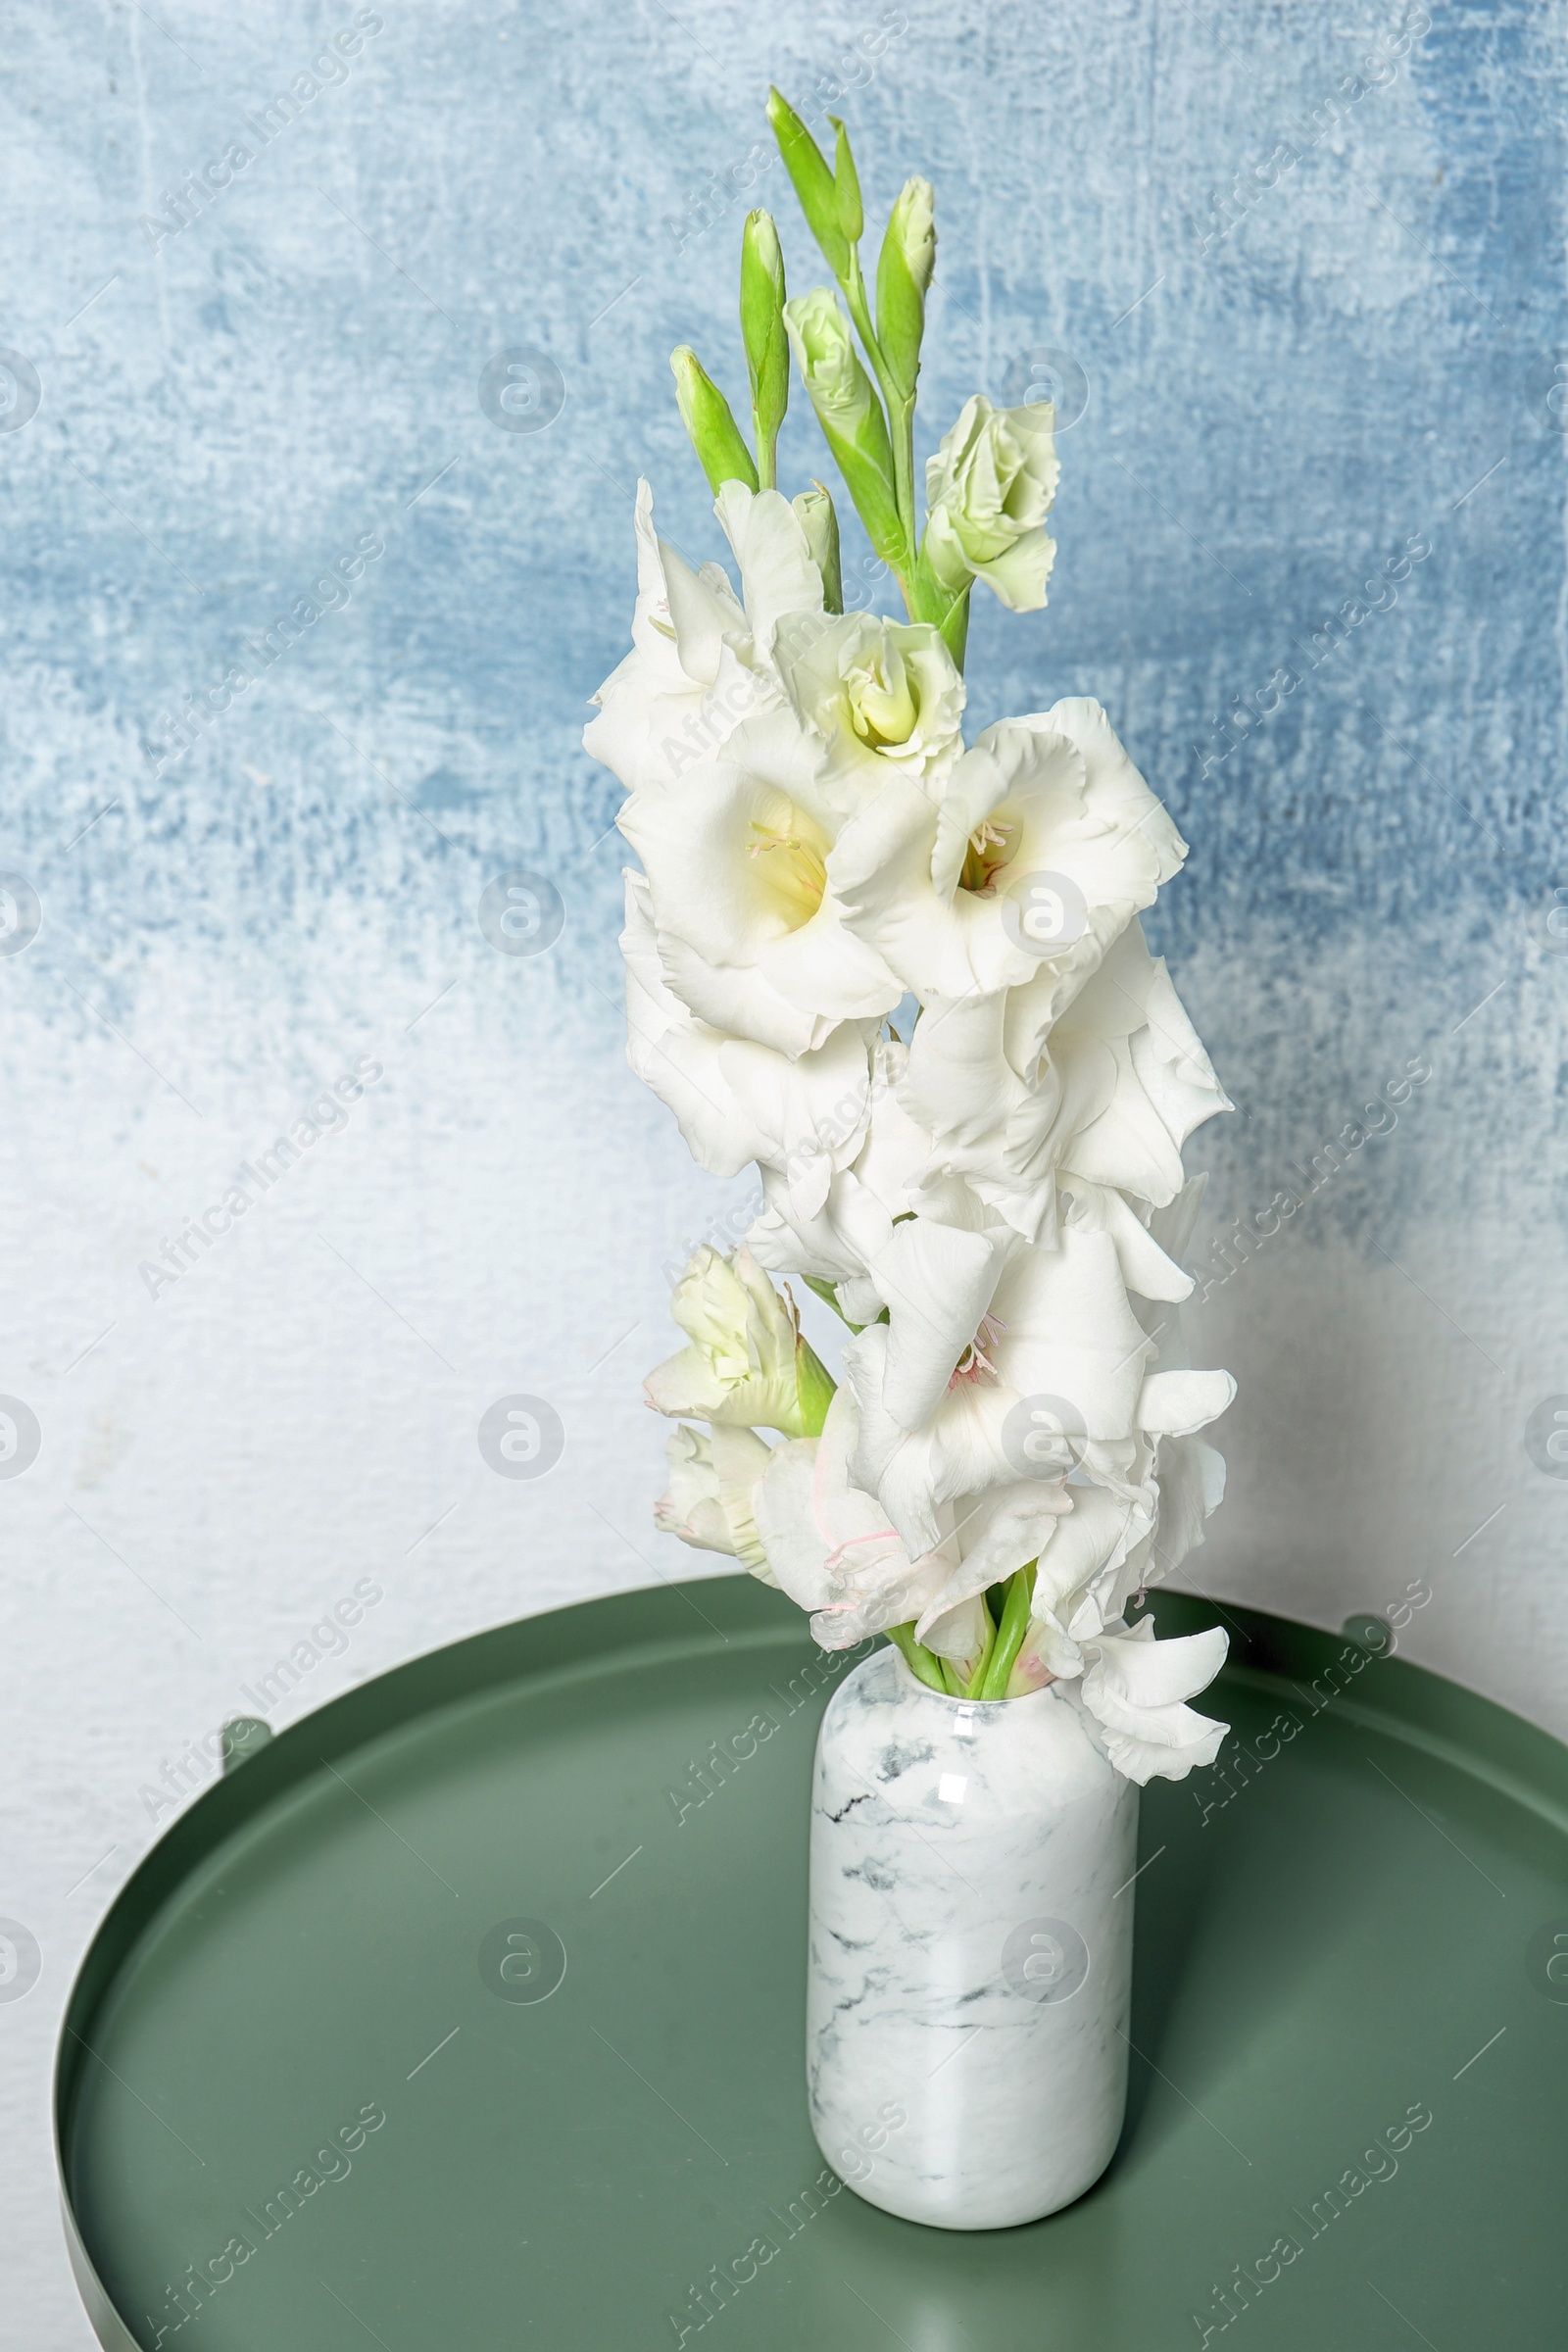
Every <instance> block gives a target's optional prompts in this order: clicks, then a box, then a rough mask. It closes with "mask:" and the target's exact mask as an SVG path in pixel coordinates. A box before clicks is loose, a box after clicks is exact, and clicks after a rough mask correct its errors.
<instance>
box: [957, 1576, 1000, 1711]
mask: <svg viewBox="0 0 1568 2352" xmlns="http://www.w3.org/2000/svg"><path fill="white" fill-rule="evenodd" d="M980 1614H981V1616H982V1617H983V1618H984V1619H985V1621H986V1639H985V1646H984V1647H983V1649H982V1650H981V1652H980V1655H979V1656H978V1658H976V1660H975V1662H974V1669H973V1672H972V1673H971V1674H970V1676H969V1680H968V1682H967V1683H966V1684H965V1686H964V1692H963V1695H964V1697H965V1698H984V1696H985V1694H986V1673H987V1670H988V1668H989V1667H990V1664H991V1658H992V1653H993V1651H994V1650H995V1648H996V1646H997V1628H996V1621H995V1620H994V1618H993V1617H992V1614H991V1610H990V1606H989V1604H988V1603H987V1601H986V1598H985V1595H984V1594H983V1593H982V1595H981V1598H980Z"/></svg>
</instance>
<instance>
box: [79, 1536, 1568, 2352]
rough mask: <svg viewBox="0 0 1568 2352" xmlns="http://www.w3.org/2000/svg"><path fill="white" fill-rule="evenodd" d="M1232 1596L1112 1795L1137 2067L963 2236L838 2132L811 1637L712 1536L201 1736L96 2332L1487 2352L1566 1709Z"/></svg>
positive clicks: (1561, 2280) (160, 2340)
mask: <svg viewBox="0 0 1568 2352" xmlns="http://www.w3.org/2000/svg"><path fill="white" fill-rule="evenodd" d="M1158 1609H1159V1622H1160V1626H1161V1630H1162V1631H1164V1632H1188V1631H1193V1630H1196V1629H1197V1628H1198V1627H1199V1626H1201V1625H1204V1624H1209V1623H1213V1622H1215V1621H1216V1618H1218V1619H1221V1620H1223V1622H1225V1623H1226V1625H1227V1626H1228V1627H1229V1629H1230V1632H1231V1642H1232V1647H1231V1659H1230V1663H1229V1665H1228V1666H1227V1668H1226V1670H1225V1673H1224V1676H1223V1677H1222V1679H1221V1682H1220V1683H1219V1684H1218V1685H1217V1686H1216V1689H1215V1691H1212V1692H1210V1694H1209V1698H1208V1700H1206V1701H1205V1702H1204V1703H1205V1705H1210V1706H1211V1707H1212V1708H1213V1709H1214V1711H1216V1712H1220V1713H1223V1714H1224V1715H1225V1716H1226V1717H1227V1718H1228V1719H1229V1720H1230V1721H1231V1723H1232V1724H1233V1726H1234V1727H1235V1735H1236V1736H1235V1738H1234V1739H1233V1740H1230V1741H1227V1743H1226V1747H1225V1749H1224V1751H1223V1756H1222V1761H1221V1764H1220V1765H1219V1767H1217V1768H1216V1769H1213V1770H1210V1771H1207V1772H1201V1773H1197V1774H1195V1775H1194V1776H1193V1777H1192V1778H1191V1779H1190V1780H1188V1781H1186V1782H1183V1783H1181V1784H1178V1785H1174V1786H1173V1785H1169V1784H1165V1783H1159V1782H1156V1783H1155V1784H1154V1785H1153V1786H1152V1788H1151V1789H1149V1790H1148V1791H1147V1793H1146V1796H1145V1799H1144V1807H1143V1834H1142V1843H1141V1847H1140V1855H1139V1861H1140V1875H1139V1877H1138V1880H1137V1886H1136V1890H1135V1893H1136V1901H1137V1906H1138V1962H1137V1979H1136V1989H1135V1998H1134V2010H1133V2030H1132V2036H1131V2038H1132V2042H1133V2048H1134V2056H1133V2062H1132V2092H1131V2099H1130V2104H1129V2110H1128V2118H1127V2126H1126V2130H1125V2131H1124V2133H1123V2135H1122V2140H1121V2144H1120V2147H1119V2149H1118V2152H1117V2154H1116V2157H1115V2159H1114V2161H1113V2163H1112V2165H1111V2167H1110V2170H1109V2171H1108V2172H1107V2174H1106V2175H1105V2177H1104V2179H1103V2180H1102V2181H1101V2182H1100V2184H1099V2185H1098V2187H1096V2188H1095V2189H1094V2190H1093V2191H1092V2192H1091V2193H1090V2194H1089V2195H1088V2196H1086V2197H1085V2198H1083V2199H1082V2200H1081V2201H1080V2202H1079V2203H1078V2204H1077V2205H1075V2206H1073V2207H1071V2208H1070V2209H1069V2210H1068V2211H1066V2212H1064V2213H1060V2214H1056V2215H1054V2216H1053V2217H1052V2218H1051V2219H1050V2220H1048V2221H1045V2222H1040V2223H1037V2224H1034V2225H1032V2226H1031V2227H1028V2228H1025V2229H1012V2230H1005V2231H996V2232H987V2233H983V2234H974V2235H968V2234H964V2235H950V2234H947V2233H944V2232H942V2231H938V2230H928V2229H920V2228H917V2227H915V2226H914V2225H912V2224H909V2223H905V2222H900V2221H897V2220H894V2219H893V2218H892V2217H891V2216H889V2215H887V2214H884V2213H881V2212H879V2211H877V2210H876V2209H874V2208H873V2207H871V2206H869V2205H866V2204H863V2203H862V2202H861V2201H860V2200H859V2199H858V2197H856V2196H855V2195H853V2194H852V2193H851V2192H850V2191H849V2190H848V2189H847V2188H845V2187H843V2186H842V2185H841V2184H840V2183H839V2182H838V2180H836V2179H835V2177H834V2176H833V2175H832V2174H831V2173H829V2172H827V2171H826V2170H825V2168H824V2167H823V2164H822V2160H821V2157H820V2156H819V2154H818V2153H817V2150H816V2148H815V2146H814V2144H813V2142H812V2139H811V2136H810V2132H809V2127H808V2124H807V2118H806V2104H805V2096H804V2088H803V2082H802V2035H803V2012H804V1994H805V1905H806V1849H807V1823H808V1789H809V1773H810V1761H811V1748H812V1742H813V1740H814V1738H815V1733H816V1725H817V1721H818V1718H819V1716H820V1714H821V1710H822V1708H823V1706H824V1705H825V1703H826V1700H827V1697H828V1695H829V1693H830V1691H831V1690H832V1688H833V1686H834V1682H835V1679H836V1677H837V1675H838V1674H839V1673H840V1672H842V1671H843V1667H842V1663H841V1662H838V1661H835V1660H833V1659H830V1658H827V1657H824V1656H823V1654H822V1653H821V1652H820V1651H818V1650H816V1649H814V1648H813V1647H812V1645H811V1643H810V1642H809V1637H808V1635H807V1633H806V1628H805V1625H804V1623H803V1620H802V1618H801V1616H800V1614H799V1612H798V1611H796V1610H795V1609H794V1608H793V1607H791V1606H790V1605H789V1604H787V1603H785V1602H783V1601H782V1600H781V1599H780V1598H779V1596H778V1595H777V1594H775V1593H769V1592H766V1591H764V1590H763V1589H762V1588H760V1586H758V1585H756V1584H754V1583H752V1582H751V1581H750V1580H748V1579H746V1578H734V1579H720V1580H715V1581H713V1582H702V1583H697V1584H693V1585H691V1586H689V1587H682V1588H673V1587H670V1588H662V1589H660V1590H658V1591H653V1592H644V1593H629V1594H625V1595H621V1596H618V1597H615V1598H612V1599H607V1600H600V1601H594V1602H590V1603H588V1604H586V1605H584V1606H581V1607H577V1608H571V1609H565V1610H562V1611H559V1612H557V1613H554V1614H552V1615H549V1616H544V1617H536V1618H532V1619H529V1620H527V1621H525V1622H523V1623H521V1624H517V1625H513V1626H507V1627H503V1628H501V1629H499V1630H497V1631H496V1632H493V1633H489V1634H483V1635H480V1636H478V1637H476V1638H474V1639H473V1640H470V1641H466V1642H459V1643H457V1644H456V1645H455V1646H453V1647H451V1648H448V1649H443V1650H439V1651H437V1652H435V1653H434V1654H433V1655H431V1656H429V1657H424V1658H420V1659H417V1660H416V1661H415V1662H414V1663H413V1664H411V1665H408V1666H404V1667H401V1668H399V1669H398V1670H397V1671H396V1672H394V1673H391V1674H387V1675H383V1676H381V1677H380V1678H379V1679H378V1680H376V1681H375V1682H372V1683H369V1684H367V1685H366V1686H364V1687H363V1688H362V1689H360V1690H358V1691H352V1692H350V1693H349V1694H348V1695H346V1696H345V1697H342V1698H339V1699H337V1700H335V1701H334V1702H333V1703H332V1704H331V1705H329V1706H326V1707H323V1708H322V1709H321V1710H320V1711H319V1713H318V1714H315V1715H312V1716H310V1717H308V1718H307V1719H306V1720H305V1721H304V1722H302V1723H298V1724H296V1725H294V1726H293V1727H292V1729H290V1730H289V1731H287V1732H285V1733H283V1734H281V1735H280V1736H279V1737H278V1738H276V1739H273V1740H266V1739H265V1738H264V1737H263V1736H262V1735H261V1733H260V1732H259V1731H257V1730H252V1731H251V1732H249V1733H247V1732H246V1731H245V1730H244V1728H243V1727H241V1728H239V1729H237V1730H236V1731H235V1733H234V1736H233V1738H232V1740H231V1742H230V1746H231V1751H232V1752H231V1755H230V1768H229V1769H228V1770H227V1772H226V1773H225V1776H224V1778H223V1779H222V1781H221V1783H220V1784H219V1785H218V1786H217V1787H215V1788H214V1789H211V1790H210V1791H209V1792H208V1793H207V1794H206V1795H204V1796H203V1797H201V1798H200V1799H199V1800H198V1801H197V1802H196V1803H195V1804H193V1805H192V1806H191V1808H190V1810H189V1811H188V1812H187V1813H186V1814H184V1816H183V1817H182V1818H181V1819H180V1820H179V1821H178V1822H177V1823H176V1824H175V1825H174V1826H173V1827H172V1829H171V1830H170V1832H169V1834H168V1835H167V1836H166V1837H165V1838H163V1839H162V1840H161V1841H160V1843H159V1844H158V1845H157V1846H156V1847H155V1848H154V1849H153V1851H152V1852H151V1854H150V1855H149V1856H148V1857H147V1859H146V1861H145V1862H144V1863H143V1864H142V1866H141V1867H140V1869H139V1870H138V1871H137V1872H136V1874H135V1876H134V1877H133V1878H132V1879H131V1880H130V1882H129V1883H128V1885H127V1886H126V1887H125V1888H124V1890H123V1893H122V1894H121V1896H120V1897H119V1899H118V1901H117V1902H116V1903H115V1905H114V1907H113V1909H112V1910H111V1911H110V1913H109V1915H108V1917H107V1919H106V1920H105V1922H104V1924H103V1927H102V1929H101V1930H100V1932H99V1934H98V1936H97V1938H96V1940H95V1941H94V1943H93V1945H92V1947H91V1950H90V1952H89V1954H88V1956H87V1959H86V1961H85V1963H84V1965H83V1968H82V1971H81V1974H80V1977H79V1979H78V1981H77V1984H76V1985H75V1987H74V1990H73V1995H72V1999H71V2003H70V2007H69V2010H68V2013H67V2018H66V2024H65V2028H64V2032H63V2034H62V2040H61V2052H60V2064H59V2073H58V2082H57V2097H56V2110H57V2128H58V2134H59V2154H60V2166H61V2177H62V2181H63V2186H64V2201H65V2210H66V2226H67V2231H68V2236H69V2238H70V2242H71V2247H72V2254H73V2262H74V2264H75V2269H76V2275H77V2278H78V2281H79V2283H80V2286H81V2291H82V2294H83V2298H84V2300H85V2302H86V2304H87V2308H88V2310H89V2313H90V2315H91V2318H92V2322H93V2325H94V2327H95V2328H96V2329H97V2332H98V2335H99V2337H100V2339H101V2341H102V2342H103V2344H104V2345H105V2346H107V2347H110V2348H111V2352H128V2348H129V2347H130V2346H132V2345H135V2346H139V2347H141V2348H142V2352H153V2348H154V2347H155V2346H158V2345H160V2344H162V2345H171V2344H174V2343H176V2342H177V2343H178V2344H180V2345H181V2346H182V2347H187V2346H188V2347H190V2352H344V2348H345V2347H368V2346H369V2345H370V2344H372V2343H373V2344H379V2345H381V2346H382V2347H383V2352H523V2348H525V2347H528V2346H531V2345H538V2346H540V2347H548V2348H549V2352H575V2348H576V2347H582V2348H583V2352H643V2348H645V2347H646V2348H648V2352H654V2348H655V2347H663V2348H664V2352H680V2347H681V2346H683V2345H691V2344H695V2343H696V2342H698V2341H699V2339H701V2341H702V2343H703V2345H704V2347H705V2352H708V2347H710V2346H718V2347H724V2346H728V2347H730V2348H731V2352H773V2348H774V2347H783V2346H797V2347H810V2352H823V2348H824V2347H830V2348H831V2352H896V2347H898V2346H900V2345H902V2346H904V2347H905V2352H967V2348H970V2347H974V2348H976V2352H1054V2348H1055V2347H1062V2348H1063V2352H1066V2348H1068V2347H1071V2348H1072V2352H1161V2348H1162V2347H1164V2346H1167V2345H1168V2346H1170V2347H1171V2348H1172V2352H1177V2348H1178V2347H1183V2346H1185V2347H1189V2348H1192V2347H1195V2346H1197V2347H1201V2346H1202V2345H1203V2344H1205V2343H1208V2344H1215V2343H1219V2342H1221V2341H1223V2342H1224V2343H1225V2344H1226V2345H1227V2347H1228V2346H1229V2345H1231V2344H1232V2343H1233V2342H1235V2343H1239V2344H1241V2345H1242V2346H1243V2347H1245V2352H1266V2348H1270V2347H1278V2348H1280V2352H1285V2348H1286V2347H1290V2348H1292V2352H1296V2348H1298V2347H1299V2352H1340V2348H1342V2347H1349V2348H1353V2352H1384V2348H1385V2347H1386V2348H1387V2352H1413V2347H1414V2346H1415V2345H1417V2344H1419V2343H1425V2344H1427V2345H1429V2346H1430V2347H1432V2352H1468V2348H1469V2347H1472V2346H1474V2345H1475V2344H1477V2343H1478V2342H1479V2343H1483V2344H1485V2345H1487V2346H1488V2347H1489V2352H1490V2348H1491V2347H1520V2348H1521V2352H1523V2348H1525V2347H1529V2348H1531V2352H1535V2348H1537V2347H1548V2346H1554V2345H1556V2344H1559V2343H1562V2342H1563V2341H1565V2340H1568V2260H1565V2255H1564V2236H1565V2232H1564V2229H1563V2227H1562V2224H1563V2216H1564V2203H1565V2193H1568V1750H1565V1749H1564V1748H1563V1747H1562V1746H1561V1745H1559V1744H1558V1743H1557V1742H1556V1741H1554V1740H1550V1739H1549V1738H1547V1737H1546V1735H1545V1734H1544V1733H1542V1732H1539V1731H1536V1730H1534V1729H1533V1728H1531V1727H1530V1726H1529V1725H1526V1724H1524V1723H1521V1722H1519V1721H1518V1720H1517V1719H1515V1718H1514V1717H1512V1716H1510V1715H1507V1714H1505V1713H1504V1712H1503V1711H1502V1710H1501V1709H1499V1708H1497V1707H1495V1706H1492V1705H1490V1704H1489V1703H1488V1702H1487V1701H1485V1700H1483V1699H1480V1698H1477V1697H1475V1696H1474V1695H1472V1694H1470V1693H1468V1692H1465V1691H1460V1690H1458V1689H1456V1688H1455V1687H1454V1686H1452V1685H1451V1684H1448V1683H1446V1682H1443V1681H1441V1680H1440V1679H1439V1678H1437V1677H1436V1676H1433V1675H1430V1674H1427V1673H1425V1672H1423V1671H1421V1670H1420V1669H1418V1668H1415V1667H1412V1666H1409V1665H1407V1664H1405V1663H1404V1662H1403V1661H1402V1660H1401V1659H1399V1658H1398V1657H1397V1656H1391V1655H1388V1654H1380V1652H1379V1650H1378V1647H1377V1643H1378V1642H1379V1641H1380V1639H1383V1638H1384V1637H1383V1635H1382V1633H1381V1629H1379V1628H1378V1625H1377V1621H1376V1620H1371V1621H1352V1626H1351V1632H1350V1634H1349V1635H1348V1636H1347V1637H1340V1638H1334V1637H1329V1636H1325V1635H1322V1634H1318V1633H1314V1632H1311V1631H1308V1630H1307V1629H1305V1628H1303V1627H1300V1626H1298V1625H1293V1624H1288V1623H1285V1622H1283V1621H1281V1620H1279V1619H1275V1618H1270V1617H1265V1616H1261V1615H1258V1614H1255V1613H1253V1612H1250V1611H1245V1610H1242V1609H1238V1608H1235V1607H1233V1606H1231V1605H1229V1604H1227V1605H1226V1606H1225V1608H1223V1609H1215V1608H1214V1607H1213V1606H1212V1605H1211V1604H1208V1603H1206V1602H1201V1601H1195V1600H1189V1599H1186V1598H1176V1597H1174V1596H1172V1595H1170V1594H1168V1593H1166V1594H1161V1595H1159V1596H1158Z"/></svg>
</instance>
